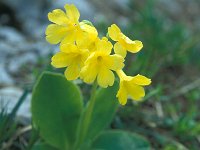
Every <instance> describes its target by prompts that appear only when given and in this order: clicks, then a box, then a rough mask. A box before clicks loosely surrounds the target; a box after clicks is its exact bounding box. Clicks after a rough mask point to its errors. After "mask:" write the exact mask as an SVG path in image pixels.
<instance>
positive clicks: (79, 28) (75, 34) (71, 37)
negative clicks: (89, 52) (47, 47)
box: [46, 4, 98, 44]
mask: <svg viewBox="0 0 200 150" xmlns="http://www.w3.org/2000/svg"><path fill="white" fill-rule="evenodd" d="M65 10H66V13H65V12H64V11H62V10H61V9H55V10H53V11H52V12H50V13H48V19H49V21H51V22H52V23H53V24H50V25H49V26H48V27H47V29H46V40H47V41H48V42H49V43H51V44H58V43H59V42H62V43H61V44H66V43H73V42H74V41H75V40H76V39H78V38H83V37H85V36H88V37H89V39H90V40H94V39H96V37H97V34H98V33H97V31H96V29H95V28H94V27H92V26H90V25H87V24H85V23H84V22H80V23H79V18H80V13H79V11H78V9H77V8H76V7H75V6H74V5H68V4H66V5H65Z"/></svg>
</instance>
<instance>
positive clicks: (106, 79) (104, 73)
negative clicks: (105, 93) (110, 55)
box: [97, 66, 115, 88]
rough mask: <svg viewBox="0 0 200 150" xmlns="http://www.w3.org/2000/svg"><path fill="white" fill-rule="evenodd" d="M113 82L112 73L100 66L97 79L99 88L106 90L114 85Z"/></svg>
mask: <svg viewBox="0 0 200 150" xmlns="http://www.w3.org/2000/svg"><path fill="white" fill-rule="evenodd" d="M114 80H115V76H114V74H113V72H112V71H111V70H109V69H107V68H106V67H103V66H102V67H101V68H100V71H99V74H98V77H97V82H98V84H99V85H100V86H101V87H103V88H106V87H108V86H112V85H113V84H114Z"/></svg>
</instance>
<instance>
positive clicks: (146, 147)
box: [92, 130, 151, 150]
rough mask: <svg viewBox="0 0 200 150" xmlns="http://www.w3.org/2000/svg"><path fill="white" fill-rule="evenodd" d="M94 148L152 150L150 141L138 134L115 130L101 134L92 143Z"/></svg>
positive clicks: (105, 149) (106, 149)
mask: <svg viewBox="0 0 200 150" xmlns="http://www.w3.org/2000/svg"><path fill="white" fill-rule="evenodd" d="M92 148H93V149H103V150H150V149H151V147H150V144H149V142H148V141H147V140H146V139H144V138H143V137H142V136H140V135H138V134H133V133H129V132H125V131H120V130H115V131H106V132H104V133H102V134H100V135H99V136H98V137H97V138H96V140H95V141H94V142H93V144H92Z"/></svg>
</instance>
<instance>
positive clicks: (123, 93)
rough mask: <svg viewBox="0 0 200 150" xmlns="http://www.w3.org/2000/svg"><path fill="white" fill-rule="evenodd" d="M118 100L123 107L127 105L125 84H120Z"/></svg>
mask: <svg viewBox="0 0 200 150" xmlns="http://www.w3.org/2000/svg"><path fill="white" fill-rule="evenodd" d="M117 98H118V100H119V103H120V104H121V105H125V104H126V103H127V91H126V89H125V87H124V86H123V83H120V89H119V91H118V92H117Z"/></svg>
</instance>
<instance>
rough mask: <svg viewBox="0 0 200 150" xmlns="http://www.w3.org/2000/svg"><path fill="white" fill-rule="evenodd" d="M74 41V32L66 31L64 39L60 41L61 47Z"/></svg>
mask: <svg viewBox="0 0 200 150" xmlns="http://www.w3.org/2000/svg"><path fill="white" fill-rule="evenodd" d="M75 40H76V32H75V31H74V30H72V31H68V32H66V34H65V37H64V39H63V40H62V41H61V45H63V44H67V43H74V41H75Z"/></svg>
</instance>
